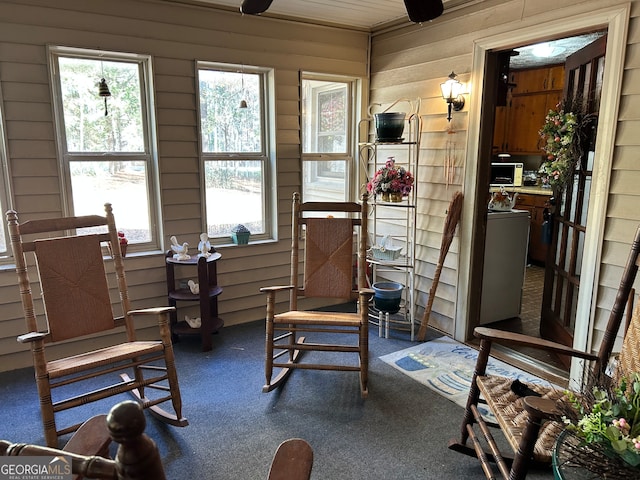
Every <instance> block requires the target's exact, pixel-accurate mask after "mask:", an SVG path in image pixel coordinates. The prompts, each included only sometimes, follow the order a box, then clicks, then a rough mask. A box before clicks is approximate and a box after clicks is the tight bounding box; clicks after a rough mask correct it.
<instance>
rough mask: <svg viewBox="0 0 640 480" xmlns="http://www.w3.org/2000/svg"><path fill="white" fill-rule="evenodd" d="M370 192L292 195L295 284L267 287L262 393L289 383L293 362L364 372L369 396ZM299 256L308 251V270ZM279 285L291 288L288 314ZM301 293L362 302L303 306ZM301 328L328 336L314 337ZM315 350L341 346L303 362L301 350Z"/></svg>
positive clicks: (362, 384)
mask: <svg viewBox="0 0 640 480" xmlns="http://www.w3.org/2000/svg"><path fill="white" fill-rule="evenodd" d="M367 198H368V197H367V194H366V193H365V194H363V196H362V199H361V201H360V202H304V203H301V202H300V194H299V193H297V192H296V193H294V194H293V207H292V212H293V214H292V217H293V219H292V240H291V243H292V246H291V276H290V284H289V285H282V286H272V287H264V288H261V289H260V291H261V292H264V293H266V294H267V314H266V359H265V377H266V383H265V385H264V387H263V389H262V390H263V392H270V391H272V390H273V389H275V388H277V387H279V386H280V385H282V383H283V382H284V381H285V380H286V379H287V377H288V375H289V374H290V373H291V371H292V370H293V369H302V368H304V369H313V370H339V371H353V372H358V373H359V376H360V391H361V396H362V398H366V396H367V394H368V370H369V329H368V325H369V309H368V304H369V299H370V298H371V295H373V290H371V289H369V288H367V285H368V284H367V278H366V255H367V245H366V244H367ZM354 236H355V237H357V244H356V245H357V247H355V248H354V241H355V240H354ZM301 239H304V240H301ZM300 255H303V256H304V257H303V260H304V261H303V264H304V267H303V272H300V271H299V268H300V265H299V261H300ZM278 292H288V293H289V309H288V311H286V312H283V313H275V305H276V294H277V293H278ZM301 297H305V298H306V299H317V298H322V299H334V300H336V301H340V300H341V301H344V302H347V301H357V312H355V313H351V312H326V311H314V310H300V309H299V307H298V300H299V298H301ZM301 333H307V334H309V335H310V336H312V335H314V334H315V335H316V338H318V335H321V336H322V338H324V339H326V340H322V341H321V342H315V343H312V342H309V341H307V339H306V337H305V336H301V335H300V334H301ZM329 337H330V338H331V339H334V338H335V341H331V340H329ZM347 338H351V339H353V340H352V341H348V340H346V339H347ZM311 351H315V352H327V353H326V354H325V358H326V356H327V354H330V353H331V352H341V353H340V354H339V355H338V356H339V359H338V358H335V361H333V360H332V361H324V362H323V361H320V359H318V360H315V359H314V360H311V359H308V360H306V361H304V362H301V361H300V359H301V354H302V353H305V352H311ZM320 355H322V354H320ZM349 357H350V358H351V359H352V361H349V360H347V359H348V358H349ZM342 359H344V360H342Z"/></svg>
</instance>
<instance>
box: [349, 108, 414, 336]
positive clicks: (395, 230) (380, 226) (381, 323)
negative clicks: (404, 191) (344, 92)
mask: <svg viewBox="0 0 640 480" xmlns="http://www.w3.org/2000/svg"><path fill="white" fill-rule="evenodd" d="M373 122H374V121H373V118H368V119H364V120H362V121H361V122H360V124H361V127H362V128H361V129H360V131H366V132H367V133H366V135H367V139H366V140H365V141H362V142H359V144H358V148H359V156H360V161H361V163H362V166H363V168H366V172H367V178H368V179H370V178H373V175H374V174H375V172H376V171H377V170H378V169H379V168H380V167H382V166H384V164H385V163H386V161H387V159H388V158H389V157H393V158H394V160H395V164H396V166H402V167H404V168H405V169H406V170H408V171H409V172H411V173H412V174H413V176H414V185H413V188H412V190H411V193H410V194H409V195H408V196H406V197H403V199H402V201H401V202H386V201H383V200H382V198H381V197H380V196H378V195H374V194H372V195H371V197H369V202H370V203H371V208H370V218H369V221H370V227H369V247H373V246H375V245H383V241H386V246H387V247H388V246H390V245H389V242H391V246H392V247H396V248H397V247H402V248H401V250H400V255H399V256H398V257H397V258H395V259H380V258H378V257H379V255H378V256H377V257H375V258H374V256H373V252H372V249H371V248H370V249H369V251H368V255H367V262H368V263H369V265H370V267H371V283H372V284H373V283H375V282H378V281H385V280H388V281H394V282H399V283H401V284H402V285H404V289H403V293H402V301H401V305H400V311H399V312H398V313H396V314H392V315H388V314H385V312H382V314H381V312H380V311H379V310H378V309H377V308H376V307H375V305H374V302H373V300H372V302H371V304H370V307H369V317H370V321H371V322H372V323H373V324H375V325H378V328H379V334H380V336H382V334H383V332H384V335H385V336H386V337H388V334H389V328H393V329H398V330H409V331H410V334H411V340H412V341H413V340H414V337H415V327H416V319H415V309H416V305H415V301H416V300H415V296H416V295H415V259H416V245H415V239H416V200H417V182H418V177H417V175H418V156H419V153H420V117H419V116H418V115H417V114H414V113H411V114H408V115H407V119H406V120H405V129H404V133H403V138H402V140H401V141H397V142H378V141H376V139H375V129H374V128H373V127H374V124H373ZM363 123H366V124H367V125H366V126H364V125H362V124H363Z"/></svg>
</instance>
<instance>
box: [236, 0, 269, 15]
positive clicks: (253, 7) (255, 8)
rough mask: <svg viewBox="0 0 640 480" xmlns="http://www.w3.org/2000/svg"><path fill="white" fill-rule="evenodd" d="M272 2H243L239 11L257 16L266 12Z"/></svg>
mask: <svg viewBox="0 0 640 480" xmlns="http://www.w3.org/2000/svg"><path fill="white" fill-rule="evenodd" d="M271 2H273V0H243V1H242V5H241V6H240V11H241V12H242V13H246V14H247V15H257V14H259V13H263V12H266V11H267V9H268V8H269V7H270V6H271Z"/></svg>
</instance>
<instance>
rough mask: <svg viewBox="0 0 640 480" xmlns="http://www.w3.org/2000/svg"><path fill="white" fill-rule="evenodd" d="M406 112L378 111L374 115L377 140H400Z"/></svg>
mask: <svg viewBox="0 0 640 480" xmlns="http://www.w3.org/2000/svg"><path fill="white" fill-rule="evenodd" d="M404 118H405V114H404V113H398V112H393V113H376V114H375V115H374V119H375V127H376V140H377V141H378V142H400V141H402V138H401V137H402V132H404Z"/></svg>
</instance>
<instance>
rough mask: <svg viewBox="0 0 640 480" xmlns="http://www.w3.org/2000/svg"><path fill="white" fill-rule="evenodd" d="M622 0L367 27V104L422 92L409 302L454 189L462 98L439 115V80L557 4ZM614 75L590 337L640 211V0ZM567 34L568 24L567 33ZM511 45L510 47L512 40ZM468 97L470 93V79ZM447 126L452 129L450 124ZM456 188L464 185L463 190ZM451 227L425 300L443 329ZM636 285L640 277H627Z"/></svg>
mask: <svg viewBox="0 0 640 480" xmlns="http://www.w3.org/2000/svg"><path fill="white" fill-rule="evenodd" d="M625 3H627V2H623V1H603V0H593V1H583V0H568V1H563V2H557V1H555V0H488V1H484V2H478V3H477V4H474V5H471V6H468V7H466V8H461V9H457V10H453V11H451V12H447V13H445V14H444V15H443V16H442V17H440V18H438V19H436V20H434V21H432V22H428V23H424V24H422V25H413V26H410V27H406V28H403V29H399V30H395V31H388V32H381V33H379V34H374V36H373V38H372V47H371V56H372V60H371V77H370V81H371V92H370V96H371V102H375V103H382V104H391V103H393V102H394V101H395V100H396V99H398V98H411V99H420V100H421V110H420V113H421V118H422V120H423V124H422V137H421V142H422V143H421V150H422V151H421V155H420V158H419V175H418V177H419V178H418V196H419V202H418V234H417V246H418V248H417V259H418V265H417V268H416V273H417V276H418V279H417V285H418V289H419V290H420V292H419V295H418V302H419V305H420V306H421V307H423V306H424V305H425V304H426V300H427V293H428V291H429V288H430V286H431V281H432V279H433V274H434V270H435V264H436V262H437V259H438V254H439V250H440V243H441V238H442V233H443V228H444V218H445V211H446V209H447V206H448V202H449V201H450V199H451V196H452V195H453V193H454V192H455V191H456V190H460V191H462V184H463V178H464V177H463V175H464V168H465V151H466V150H465V149H466V142H467V140H468V139H467V117H468V108H469V104H470V102H469V96H467V105H466V106H465V107H464V109H463V111H461V112H454V114H453V120H452V122H451V124H448V123H447V120H446V104H445V102H444V101H443V100H442V98H441V96H440V88H439V84H440V83H442V82H443V81H444V80H445V79H446V77H447V75H448V74H449V73H450V72H451V71H452V70H453V71H455V73H456V74H458V79H459V80H460V81H461V82H463V83H465V82H468V81H469V79H470V78H469V76H470V72H471V71H472V62H473V58H472V55H473V47H474V41H476V40H479V39H482V38H486V37H489V36H491V35H497V34H508V32H516V31H517V30H518V29H519V28H521V27H522V25H525V24H528V23H527V22H529V23H530V22H531V19H532V18H537V17H540V18H542V19H546V20H551V19H553V18H554V17H555V18H561V17H562V15H563V11H564V9H567V8H571V9H573V10H572V11H575V12H580V13H582V12H590V11H594V10H597V9H601V8H606V7H608V6H615V5H622V4H625ZM630 3H631V4H632V9H631V19H630V24H629V33H628V40H627V55H626V63H625V66H624V72H623V73H622V74H623V90H622V98H621V108H620V113H619V118H618V124H617V125H618V126H617V128H618V131H617V137H616V138H617V140H616V149H615V154H614V159H613V172H612V177H611V185H610V192H609V196H608V207H607V221H606V229H605V233H604V237H603V238H602V262H601V263H602V264H601V268H600V277H599V279H598V285H597V288H596V290H595V292H596V294H595V299H594V301H595V302H596V308H595V323H594V324H595V332H594V335H593V337H594V338H593V342H592V344H593V345H599V340H600V337H601V331H602V330H603V329H604V326H605V324H606V321H607V318H608V315H609V311H610V309H611V306H612V303H613V298H614V297H615V292H616V290H617V287H618V283H619V281H620V276H621V273H622V269H623V266H624V264H625V261H626V257H627V254H628V251H629V245H630V242H631V240H632V238H633V235H634V232H635V229H636V227H637V226H638V224H640V210H639V209H638V208H637V207H636V205H637V204H638V200H639V196H640V188H639V187H638V185H640V162H638V158H639V156H640V109H639V108H638V107H640V86H639V85H640V71H639V68H640V45H639V43H640V20H639V19H638V16H639V15H640V2H639V1H632V2H630ZM568 33H573V32H568ZM514 46H517V45H514ZM470 89H471V92H470V95H474V94H475V95H478V94H479V92H477V91H474V90H473V85H471V86H470ZM451 131H452V132H451ZM451 152H453V157H454V159H455V165H456V168H455V178H454V181H453V183H452V184H451V185H446V183H445V178H444V175H443V166H444V163H445V158H446V157H447V156H448V155H450V154H451ZM463 193H464V192H463ZM458 252H459V249H458V244H457V235H456V239H455V240H454V242H453V244H452V246H451V250H450V252H449V255H448V256H447V259H446V261H445V265H444V269H443V272H442V277H441V278H440V283H439V287H438V291H437V295H436V298H435V300H434V305H433V312H432V314H431V324H432V325H434V326H436V327H437V328H440V329H442V330H443V331H445V332H448V333H452V332H453V329H454V321H453V319H454V317H455V315H456V304H455V303H456V285H457V279H458V274H459V271H460V269H465V268H468V267H467V266H465V265H459V262H458ZM636 285H640V281H637V282H636Z"/></svg>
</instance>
